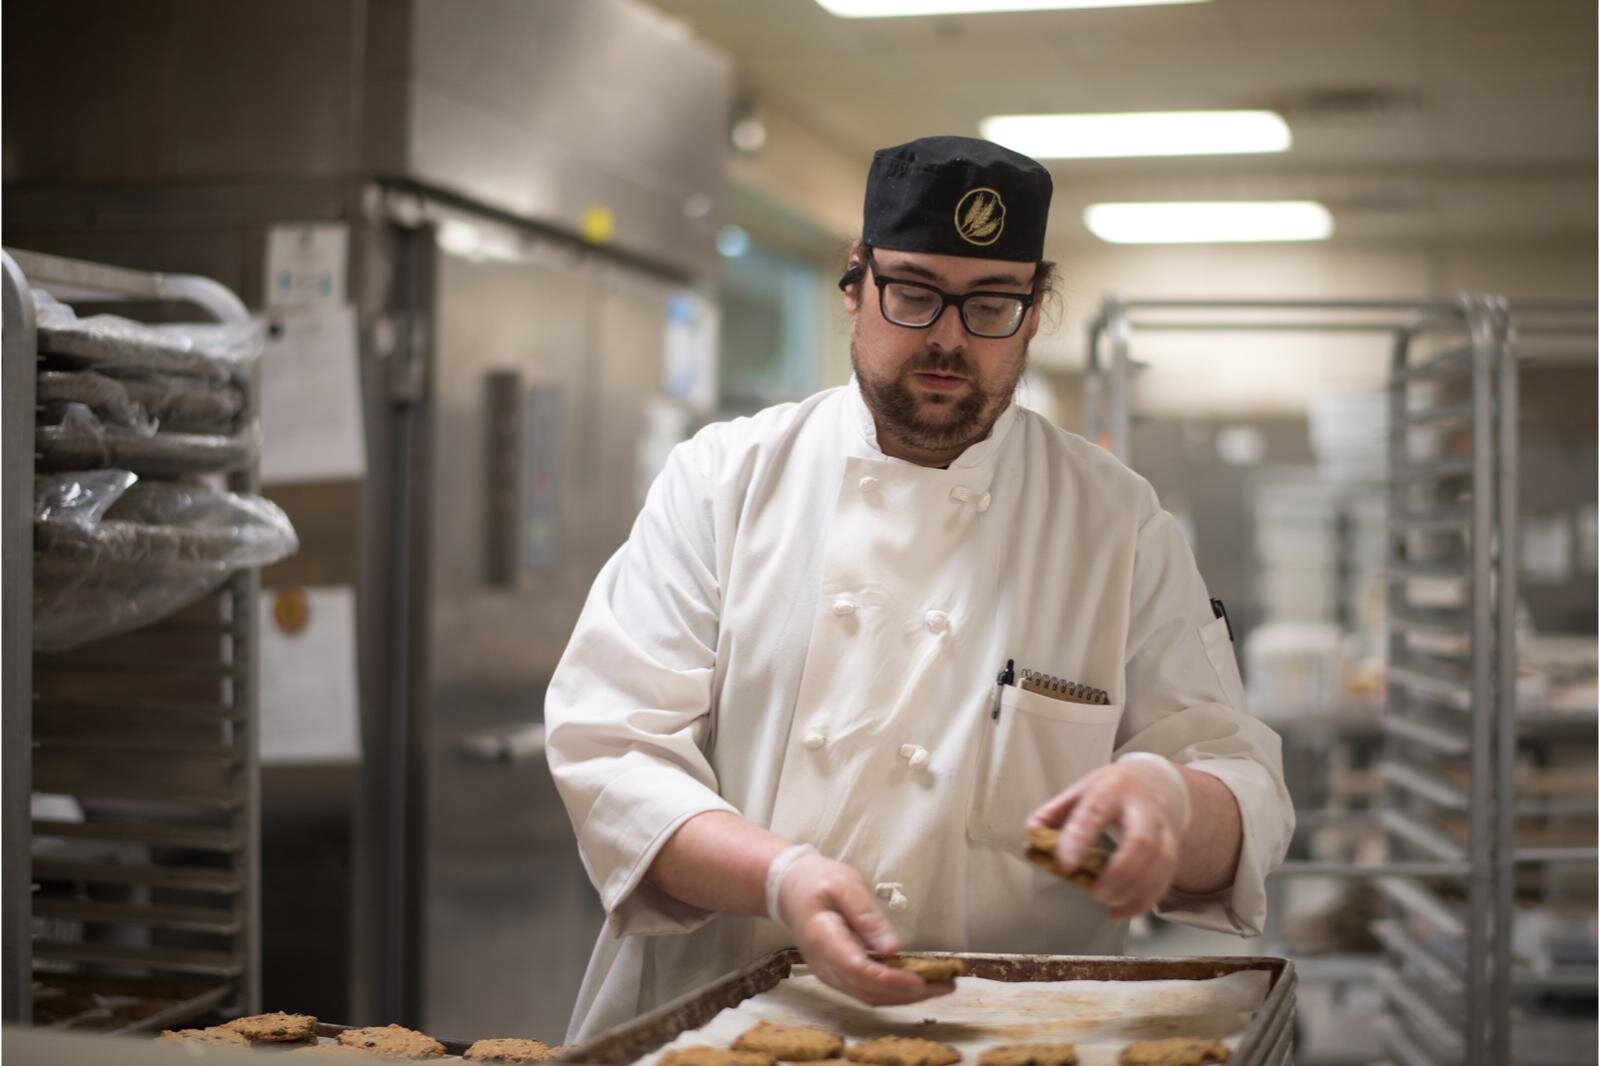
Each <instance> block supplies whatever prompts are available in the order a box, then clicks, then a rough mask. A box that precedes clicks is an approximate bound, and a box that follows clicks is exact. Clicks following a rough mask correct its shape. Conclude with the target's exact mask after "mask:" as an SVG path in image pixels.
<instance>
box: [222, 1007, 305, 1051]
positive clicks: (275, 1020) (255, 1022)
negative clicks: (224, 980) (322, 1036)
mask: <svg viewBox="0 0 1600 1066" xmlns="http://www.w3.org/2000/svg"><path fill="white" fill-rule="evenodd" d="M222 1028H224V1029H232V1030H233V1031H234V1032H236V1033H238V1034H239V1035H240V1036H243V1037H244V1038H245V1039H247V1040H249V1041H251V1042H252V1043H258V1044H279V1043H287V1042H289V1041H295V1040H314V1039H316V1035H317V1020H316V1019H315V1018H313V1017H312V1016H311V1015H309V1014H285V1013H284V1012H283V1011H281V1010H280V1011H273V1012H272V1013H271V1014H252V1015H250V1016H249V1017H248V1018H235V1019H234V1020H233V1021H231V1022H228V1023H227V1024H226V1025H224V1026H222Z"/></svg>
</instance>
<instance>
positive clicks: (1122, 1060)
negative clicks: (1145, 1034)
mask: <svg viewBox="0 0 1600 1066" xmlns="http://www.w3.org/2000/svg"><path fill="white" fill-rule="evenodd" d="M1227 1061H1228V1045H1226V1044H1224V1043H1223V1042H1222V1041H1220V1040H1198V1039H1196V1038H1194V1037H1192V1036H1174V1037H1169V1038H1167V1039H1165V1040H1140V1041H1137V1042H1136V1043H1132V1044H1129V1045H1128V1046H1127V1047H1125V1048H1123V1049H1122V1055H1121V1056H1120V1057H1119V1058H1118V1059H1117V1064H1118V1066H1211V1064H1213V1063H1218V1062H1227Z"/></svg>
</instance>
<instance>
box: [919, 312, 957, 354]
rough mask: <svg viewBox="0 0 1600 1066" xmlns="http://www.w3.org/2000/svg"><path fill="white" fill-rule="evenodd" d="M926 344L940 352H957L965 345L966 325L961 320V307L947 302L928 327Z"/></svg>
mask: <svg viewBox="0 0 1600 1066" xmlns="http://www.w3.org/2000/svg"><path fill="white" fill-rule="evenodd" d="M928 346H929V347H930V348H935V349H937V350H939V351H941V352H959V351H961V350H962V349H963V348H965V347H966V346H967V327H966V326H964V325H962V322H961V309H960V308H959V307H957V306H956V305H955V304H949V305H947V306H946V307H945V309H944V310H943V311H940V312H939V317H938V318H936V319H934V320H933V325H931V326H929V327H928Z"/></svg>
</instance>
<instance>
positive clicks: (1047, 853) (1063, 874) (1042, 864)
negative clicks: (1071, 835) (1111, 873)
mask: <svg viewBox="0 0 1600 1066" xmlns="http://www.w3.org/2000/svg"><path fill="white" fill-rule="evenodd" d="M1025 839H1026V840H1027V843H1028V850H1027V851H1026V852H1024V856H1025V857H1026V858H1027V860H1028V861H1029V862H1031V863H1033V864H1034V865H1035V866H1037V867H1039V869H1041V870H1043V871H1045V872H1046V873H1052V874H1055V875H1056V876H1057V877H1059V878H1061V879H1062V880H1063V881H1066V882H1067V883H1068V884H1071V885H1077V886H1078V887H1079V888H1093V887H1094V882H1095V878H1097V877H1099V876H1100V873H1101V871H1103V870H1104V869H1105V868H1106V859H1107V858H1109V855H1108V854H1107V853H1106V852H1105V851H1104V850H1103V849H1101V848H1090V849H1089V850H1088V851H1086V852H1084V853H1083V861H1082V862H1080V863H1079V864H1078V868H1077V869H1076V870H1064V869H1062V868H1061V864H1060V863H1059V862H1057V861H1056V845H1057V844H1059V843H1061V830H1059V829H1051V828H1049V827H1048V826H1042V825H1030V826H1029V827H1028V832H1027V836H1026V838H1025Z"/></svg>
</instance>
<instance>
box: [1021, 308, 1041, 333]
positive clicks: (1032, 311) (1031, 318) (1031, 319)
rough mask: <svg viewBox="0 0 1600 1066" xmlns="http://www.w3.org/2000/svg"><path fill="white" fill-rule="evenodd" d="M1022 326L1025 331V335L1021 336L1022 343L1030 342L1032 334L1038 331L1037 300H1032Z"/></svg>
mask: <svg viewBox="0 0 1600 1066" xmlns="http://www.w3.org/2000/svg"><path fill="white" fill-rule="evenodd" d="M1022 328H1023V330H1024V331H1025V332H1026V333H1027V336H1026V337H1024V338H1023V341H1024V343H1028V342H1031V341H1032V340H1033V337H1034V334H1036V333H1038V332H1039V303H1038V301H1037V300H1036V301H1034V304H1033V306H1032V307H1030V308H1028V321H1027V323H1026V324H1025V325H1024V326H1023V327H1022Z"/></svg>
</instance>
